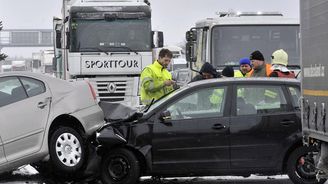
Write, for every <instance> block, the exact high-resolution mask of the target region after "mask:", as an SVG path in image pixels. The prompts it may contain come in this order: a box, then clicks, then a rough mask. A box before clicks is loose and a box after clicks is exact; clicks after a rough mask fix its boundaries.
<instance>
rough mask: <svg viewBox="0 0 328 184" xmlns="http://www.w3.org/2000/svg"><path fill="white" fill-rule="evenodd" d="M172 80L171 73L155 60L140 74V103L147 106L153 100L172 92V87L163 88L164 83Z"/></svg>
mask: <svg viewBox="0 0 328 184" xmlns="http://www.w3.org/2000/svg"><path fill="white" fill-rule="evenodd" d="M166 80H172V75H171V73H170V72H169V71H168V70H167V69H166V68H164V67H163V66H162V65H161V64H160V63H159V62H158V61H157V60H156V61H155V62H154V63H153V64H151V65H149V66H147V67H146V68H145V69H144V70H143V71H142V73H141V77H140V81H141V86H140V95H141V102H142V104H144V105H149V104H150V103H151V101H152V100H153V99H155V100H158V99H159V98H161V97H162V96H164V95H166V94H168V93H169V92H171V91H172V90H173V86H165V85H164V81H166Z"/></svg>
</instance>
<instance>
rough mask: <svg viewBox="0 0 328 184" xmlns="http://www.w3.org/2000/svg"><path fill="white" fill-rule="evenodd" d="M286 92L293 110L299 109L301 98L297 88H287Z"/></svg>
mask: <svg viewBox="0 0 328 184" xmlns="http://www.w3.org/2000/svg"><path fill="white" fill-rule="evenodd" d="M288 90H289V92H290V94H291V97H292V105H293V107H294V109H299V108H300V103H299V99H300V97H301V94H300V90H299V88H296V87H288Z"/></svg>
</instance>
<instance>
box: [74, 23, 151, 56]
mask: <svg viewBox="0 0 328 184" xmlns="http://www.w3.org/2000/svg"><path fill="white" fill-rule="evenodd" d="M71 30H72V31H71V40H70V42H71V47H70V51H71V52H99V50H101V51H103V52H110V51H114V52H115V51H128V52H129V51H149V50H150V49H151V24H150V19H149V18H144V19H115V20H110V21H108V20H101V19H100V20H99V19H98V20H95V19H91V20H90V19H89V20H83V19H73V20H72V22H71Z"/></svg>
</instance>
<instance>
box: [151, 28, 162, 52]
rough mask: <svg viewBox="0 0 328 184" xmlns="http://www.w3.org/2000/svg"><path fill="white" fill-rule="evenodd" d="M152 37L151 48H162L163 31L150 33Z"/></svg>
mask: <svg viewBox="0 0 328 184" xmlns="http://www.w3.org/2000/svg"><path fill="white" fill-rule="evenodd" d="M152 35H153V48H158V47H163V46H164V33H163V31H152Z"/></svg>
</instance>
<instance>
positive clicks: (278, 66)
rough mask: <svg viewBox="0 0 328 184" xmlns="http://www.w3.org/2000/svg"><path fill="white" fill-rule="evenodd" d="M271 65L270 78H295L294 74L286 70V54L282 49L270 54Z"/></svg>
mask: <svg viewBox="0 0 328 184" xmlns="http://www.w3.org/2000/svg"><path fill="white" fill-rule="evenodd" d="M271 65H272V67H271V70H272V73H271V74H270V77H284V78H295V74H294V72H292V71H290V70H289V69H288V68H287V65H288V54H287V53H286V52H285V51H284V50H283V49H279V50H276V51H274V52H273V53H272V56H271Z"/></svg>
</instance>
